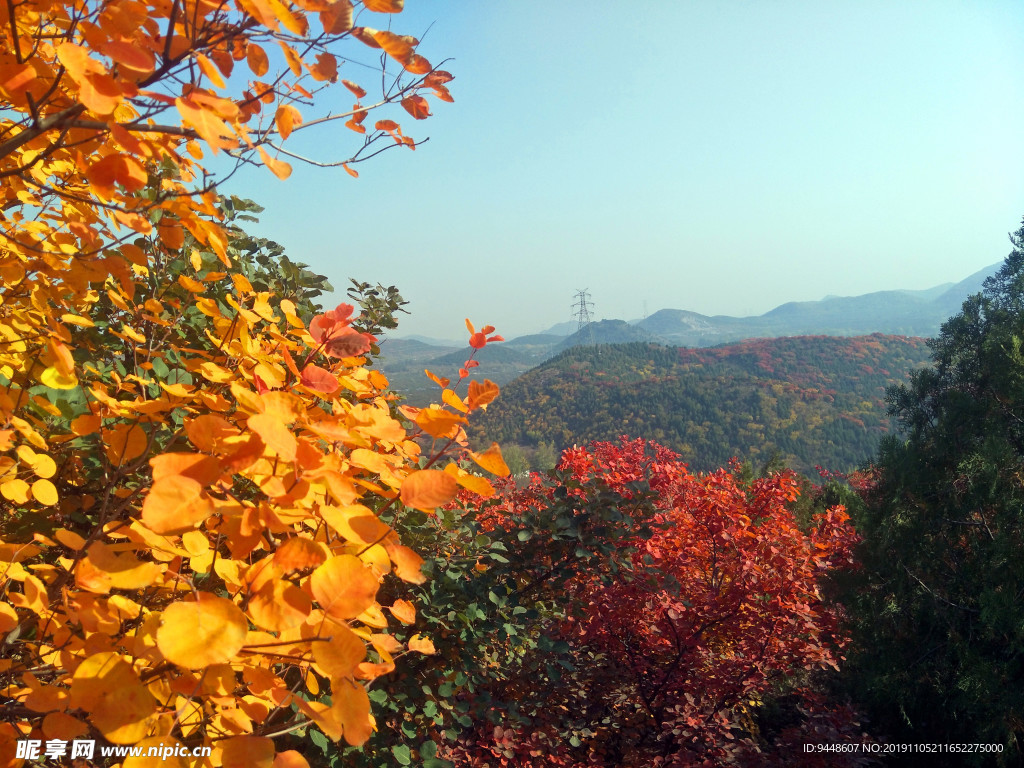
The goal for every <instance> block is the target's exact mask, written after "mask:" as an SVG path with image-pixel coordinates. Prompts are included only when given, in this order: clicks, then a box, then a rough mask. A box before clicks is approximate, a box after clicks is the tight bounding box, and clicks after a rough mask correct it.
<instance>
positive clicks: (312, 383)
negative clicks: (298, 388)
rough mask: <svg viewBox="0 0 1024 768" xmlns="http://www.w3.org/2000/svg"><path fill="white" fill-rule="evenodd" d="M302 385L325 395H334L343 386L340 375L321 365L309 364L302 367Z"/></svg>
mask: <svg viewBox="0 0 1024 768" xmlns="http://www.w3.org/2000/svg"><path fill="white" fill-rule="evenodd" d="M301 380H302V385H303V386H304V387H307V388H308V389H311V390H313V391H314V392H319V393H320V394H323V395H333V394H334V393H335V392H337V391H338V390H339V389H340V388H341V384H340V382H339V381H338V377H337V376H335V375H334V374H333V373H331V372H330V371H328V370H327V369H325V368H321V367H320V366H319V365H312V364H310V365H307V366H306V367H305V368H303V369H302V376H301Z"/></svg>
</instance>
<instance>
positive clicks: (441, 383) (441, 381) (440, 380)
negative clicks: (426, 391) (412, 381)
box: [423, 321, 468, 389]
mask: <svg viewBox="0 0 1024 768" xmlns="http://www.w3.org/2000/svg"><path fill="white" fill-rule="evenodd" d="M467 322H468V321H467ZM423 373H425V374H426V375H427V378H428V379H430V380H431V381H432V382H434V383H435V384H437V386H439V387H441V388H442V389H444V388H445V387H447V386H448V385H449V384H451V383H452V380H451V379H447V378H443V377H441V376H438V375H437V374H435V373H433V372H432V371H428V370H426V369H424V371H423Z"/></svg>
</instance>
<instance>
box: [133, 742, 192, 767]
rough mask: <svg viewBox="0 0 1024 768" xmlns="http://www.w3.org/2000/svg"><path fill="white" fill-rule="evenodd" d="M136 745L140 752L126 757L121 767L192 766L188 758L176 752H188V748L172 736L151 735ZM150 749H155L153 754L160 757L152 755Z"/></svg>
mask: <svg viewBox="0 0 1024 768" xmlns="http://www.w3.org/2000/svg"><path fill="white" fill-rule="evenodd" d="M135 746H136V747H138V748H139V754H137V755H131V756H129V757H127V758H125V761H124V762H123V763H121V768H154V767H155V766H160V768H191V764H190V763H189V760H188V758H186V757H185V756H184V755H181V754H176V751H180V752H185V754H187V753H188V751H187V748H186V747H185V746H184V745H183V744H182V743H181V742H180V741H177V740H176V739H174V738H172V737H170V736H150V737H149V738H146V739H143V740H142V741H140V742H139V743H138V744H136V745H135ZM150 749H152V750H154V752H153V755H159V756H160V757H159V758H157V757H151V756H150V752H149V750H150Z"/></svg>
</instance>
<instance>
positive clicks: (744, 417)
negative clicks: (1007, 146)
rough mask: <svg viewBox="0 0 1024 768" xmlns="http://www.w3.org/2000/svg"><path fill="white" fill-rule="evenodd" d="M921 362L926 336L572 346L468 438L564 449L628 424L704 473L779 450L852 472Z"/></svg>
mask: <svg viewBox="0 0 1024 768" xmlns="http://www.w3.org/2000/svg"><path fill="white" fill-rule="evenodd" d="M927 358H928V347H927V344H926V342H925V341H924V340H923V339H910V338H905V337H899V336H882V335H877V334H876V335H873V336H864V337H856V338H832V337H823V336H812V337H797V338H783V339H758V340H754V341H745V342H739V343H735V344H729V345H726V346H723V347H717V348H711V349H685V348H678V349H677V348H669V347H660V346H656V345H651V344H626V345H614V346H599V347H596V348H595V347H577V348H573V349H570V350H568V351H566V352H564V353H563V354H561V355H559V356H557V357H555V358H553V359H551V360H549V361H547V362H546V363H544V364H543V365H540V366H538V367H537V368H536V369H534V370H532V371H530V372H529V373H527V374H526V375H524V376H522V377H520V378H519V379H517V380H516V381H514V382H512V383H510V384H509V385H508V386H506V387H504V390H503V391H504V395H503V397H502V399H501V401H500V402H499V403H497V404H496V405H495V407H494V408H492V409H490V410H489V411H488V412H487V414H485V415H484V417H483V418H482V419H480V420H479V421H478V422H476V423H475V425H474V429H475V432H474V433H473V434H475V435H480V436H483V435H488V436H490V439H496V440H498V441H499V442H501V444H502V445H506V446H511V445H520V446H527V447H534V446H537V445H538V444H539V443H541V442H549V443H552V444H553V445H555V446H556V447H557V448H558V449H559V450H561V449H563V448H566V447H568V446H571V445H573V444H580V445H583V444H586V443H587V442H589V441H591V440H614V439H616V438H617V437H618V436H619V435H620V434H621V433H623V432H626V433H628V434H630V435H633V436H639V437H645V438H648V439H654V440H657V441H659V442H661V443H663V444H664V445H667V446H668V447H670V448H672V449H673V450H676V451H679V452H680V453H681V454H683V455H684V456H685V457H686V458H687V459H688V460H690V461H691V462H692V464H693V466H694V468H695V469H699V470H701V471H713V470H714V469H716V468H718V467H723V466H726V465H727V464H728V463H729V461H730V460H731V459H732V458H733V457H735V456H741V457H743V458H744V459H749V460H751V461H754V462H755V463H763V462H765V461H767V460H769V459H771V458H772V456H773V455H774V454H778V455H779V457H780V458H781V459H782V460H783V461H784V462H785V463H786V464H787V465H788V466H791V467H793V468H795V469H797V470H799V471H801V472H804V473H811V472H813V468H814V467H815V465H818V464H821V465H824V466H827V467H829V468H831V469H837V470H851V469H854V468H855V467H856V466H857V465H858V464H860V463H861V462H863V461H865V460H867V459H868V458H870V456H871V455H872V454H873V453H874V451H875V450H876V449H877V446H878V443H879V441H880V440H881V438H882V437H883V436H884V435H885V434H886V433H887V432H888V430H889V428H890V424H891V422H890V419H889V418H888V417H887V415H886V411H885V388H886V387H887V386H889V385H892V384H896V383H899V382H901V381H903V380H904V378H905V376H906V374H907V371H909V370H911V369H914V368H917V367H920V366H921V365H923V364H924V363H925V362H926V360H927Z"/></svg>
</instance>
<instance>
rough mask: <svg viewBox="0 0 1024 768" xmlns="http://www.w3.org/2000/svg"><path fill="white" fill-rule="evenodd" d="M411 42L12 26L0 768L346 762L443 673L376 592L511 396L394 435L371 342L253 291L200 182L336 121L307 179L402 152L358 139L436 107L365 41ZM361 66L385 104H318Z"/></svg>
mask: <svg viewBox="0 0 1024 768" xmlns="http://www.w3.org/2000/svg"><path fill="white" fill-rule="evenodd" d="M401 10H402V0H364V1H363V2H362V3H358V4H355V3H353V2H350V0H227V1H226V2H220V1H218V0H98V1H95V2H94V0H53V2H50V1H49V0H8V1H7V2H5V3H0V98H2V99H3V112H2V113H0V118H2V120H0V179H2V186H0V219H2V232H0V574H2V579H0V586H2V588H3V601H2V602H0V766H7V765H14V766H17V765H22V764H26V763H28V764H34V763H35V762H37V761H39V760H45V759H47V754H48V752H47V750H52V754H50V759H52V758H53V757H54V756H55V755H65V756H67V757H68V758H71V757H77V756H81V755H75V754H74V753H73V752H72V753H70V754H69V753H68V752H66V751H65V752H61V751H59V750H60V749H61V748H62V745H63V746H65V747H66V746H67V744H68V743H75V742H82V743H83V744H84V743H86V742H90V741H91V742H94V743H95V745H99V746H101V747H102V746H104V745H107V746H109V745H139V746H142V747H144V748H146V747H150V746H158V747H159V749H160V750H162V751H160V752H159V753H158V754H159V755H162V756H164V757H167V756H168V754H169V752H168V751H169V750H171V749H174V750H175V751H174V752H173V753H171V754H170V758H169V759H167V760H164V759H162V757H159V756H155V757H147V752H146V749H143V752H142V756H134V757H127V758H126V759H125V760H124V766H125V768H134V767H136V766H141V765H149V764H154V765H155V764H157V763H159V764H160V765H174V764H175V762H174V761H175V760H177V761H178V763H177V764H179V765H211V766H228V767H231V768H234V767H235V766H267V767H269V766H275V767H276V768H284V767H285V766H287V767H288V768H294V767H295V766H302V765H305V764H306V762H305V760H304V758H302V757H301V756H300V755H298V754H297V753H295V752H287V751H286V752H282V753H277V751H276V750H275V744H274V736H275V735H278V734H282V733H286V732H291V731H295V730H298V729H302V728H319V729H320V730H322V731H323V733H325V734H326V735H327V736H329V737H330V738H332V739H334V740H336V741H338V740H344V741H345V742H347V743H348V744H350V745H360V744H362V743H363V742H365V740H366V739H367V738H368V737H369V735H370V733H371V731H372V728H373V718H372V715H371V712H370V703H369V700H368V697H367V691H366V686H367V685H368V684H369V683H370V682H371V681H372V680H373V679H374V678H376V677H378V676H380V675H384V674H387V673H388V672H389V671H390V670H391V669H393V668H394V660H395V658H396V657H397V656H399V655H401V654H403V653H408V652H410V651H418V652H429V650H430V643H429V640H428V639H426V638H421V637H418V636H417V637H414V638H413V640H412V641H410V642H409V643H408V644H406V645H403V644H402V643H400V642H399V641H397V640H396V639H395V638H394V636H393V635H392V634H390V633H389V632H388V627H389V622H396V621H397V622H403V623H407V624H408V623H411V622H413V621H414V619H415V609H414V606H412V605H411V604H409V603H406V602H405V601H400V602H399V603H397V604H395V605H391V606H381V605H380V604H379V603H378V601H377V596H378V586H379V585H380V583H381V581H382V579H384V578H396V577H397V578H400V579H404V580H407V581H412V582H417V581H419V580H421V579H422V578H423V576H422V574H421V573H420V569H419V564H420V559H419V557H418V556H417V555H416V553H415V552H413V551H412V550H410V549H409V548H407V547H405V546H403V545H402V544H401V542H400V541H399V540H398V537H397V535H396V534H395V533H394V532H393V531H392V530H391V528H390V527H389V526H388V525H387V524H386V523H385V522H383V521H382V520H381V517H380V516H381V513H382V512H384V511H387V512H388V514H393V513H395V512H397V511H398V510H400V509H401V508H403V507H404V506H409V507H413V508H418V509H424V510H432V509H433V508H434V507H436V506H437V505H440V504H443V503H445V502H447V501H448V500H449V499H450V498H452V497H453V496H454V495H455V492H456V490H457V488H458V487H459V486H460V485H462V486H465V487H467V488H470V489H471V490H473V491H475V492H482V493H485V494H486V493H489V492H490V486H489V484H488V483H487V481H486V480H484V479H483V478H481V477H478V476H475V475H472V474H469V473H467V472H466V470H465V469H463V468H461V467H460V466H458V465H457V464H456V463H455V462H454V461H453V460H450V459H449V458H446V457H447V450H448V449H449V448H451V447H452V446H453V445H455V446H457V445H458V444H459V443H462V444H463V445H464V432H463V425H464V424H465V423H466V418H467V416H468V415H469V414H470V413H471V412H472V411H474V410H476V409H478V408H482V407H485V406H486V404H487V403H488V402H490V401H491V400H492V399H493V398H494V397H495V396H496V395H497V387H495V386H493V385H491V384H489V383H487V384H484V385H479V384H476V383H473V384H471V385H470V387H469V389H468V392H467V393H465V396H463V397H460V396H459V395H457V394H456V393H455V392H453V391H452V390H450V389H446V391H445V392H444V393H443V401H444V404H443V405H442V406H439V407H431V408H428V409H423V410H421V411H417V410H414V409H405V410H404V418H403V417H400V416H399V414H398V411H397V409H396V407H395V404H394V397H393V395H391V394H390V393H389V392H388V389H387V381H386V380H385V379H384V377H383V376H382V375H381V374H380V373H379V372H378V371H376V370H374V369H372V368H371V367H369V366H368V365H367V359H366V357H365V356H366V354H367V353H368V352H369V351H370V349H371V344H372V343H373V340H374V339H373V337H372V335H371V333H370V332H369V330H372V328H370V329H368V328H367V326H366V324H365V323H361V321H360V319H359V318H358V317H356V313H355V311H354V308H353V307H352V306H350V305H348V304H342V305H340V306H338V307H337V308H336V309H333V310H330V311H327V312H319V313H316V312H314V311H313V310H312V308H311V306H310V305H309V304H308V302H307V301H306V300H305V299H304V298H302V297H301V296H297V295H296V296H292V295H288V294H287V293H285V294H282V293H280V292H276V291H275V290H274V289H273V286H271V287H270V288H268V287H267V285H266V284H265V283H266V281H263V280H257V279H256V277H255V272H254V270H253V267H252V263H251V260H250V261H249V262H247V261H246V258H245V253H243V252H242V250H240V248H239V237H241V234H240V233H239V232H238V231H237V230H236V229H234V228H233V227H232V226H231V225H230V224H229V222H228V221H226V220H225V213H224V212H225V204H224V201H223V200H222V199H221V198H220V197H219V196H218V194H217V192H216V190H215V188H214V186H213V180H214V179H215V176H214V174H213V173H211V171H212V170H219V171H220V172H222V173H228V172H230V168H231V166H232V164H240V163H260V162H262V163H263V164H265V165H266V166H268V167H269V169H270V170H271V171H272V172H273V173H274V174H276V175H277V176H280V177H285V176H287V175H288V173H289V172H290V166H289V165H288V163H287V162H286V160H285V159H283V158H285V157H291V158H292V159H294V158H295V157H297V153H293V152H291V151H290V150H289V149H288V148H287V147H286V146H284V145H282V142H285V141H286V140H287V139H288V138H289V136H290V135H291V134H293V133H295V132H297V131H301V130H305V129H307V128H312V127H314V126H316V125H320V126H324V125H330V124H337V125H339V127H341V122H337V123H336V122H335V121H342V122H344V126H347V128H345V129H343V130H347V131H351V132H352V133H349V134H348V135H351V136H352V137H353V138H354V139H355V142H356V143H355V145H354V146H353V151H352V152H351V153H350V154H349V155H348V156H346V157H344V158H341V159H336V160H323V159H311V160H312V161H313V162H318V163H321V164H334V163H336V164H339V165H344V166H345V168H346V170H348V171H349V172H350V173H352V174H355V171H354V170H353V169H352V168H351V165H352V164H353V163H356V162H359V161H360V160H362V159H366V158H368V157H369V156H372V155H373V154H375V153H376V152H377V151H379V149H380V147H381V146H382V145H381V144H379V142H384V143H385V144H386V145H388V146H406V147H414V146H415V141H413V140H412V139H410V138H409V137H407V136H406V135H405V134H404V133H403V132H402V129H401V127H400V125H399V124H398V123H397V122H395V121H394V120H392V119H389V118H387V117H384V116H383V115H381V119H379V120H376V121H375V122H374V123H373V125H374V127H373V128H372V129H371V128H370V127H369V126H368V124H367V123H368V121H367V120H366V118H367V115H368V113H369V112H370V111H372V110H376V109H382V110H387V109H388V108H391V107H393V108H394V109H395V110H398V111H400V110H401V109H403V108H404V110H405V112H407V113H409V114H410V115H412V117H414V118H416V119H422V118H425V117H427V116H428V115H429V104H428V102H427V99H426V97H425V96H424V94H425V93H428V94H429V93H432V94H433V95H434V97H436V98H439V99H442V100H446V101H447V100H450V96H449V94H448V91H447V89H446V87H445V84H446V83H447V82H448V81H449V80H450V79H451V76H450V75H449V74H448V73H446V72H444V71H440V70H436V69H434V68H433V67H432V66H431V65H430V63H429V62H428V61H427V60H426V59H425V58H423V57H422V56H421V55H419V54H418V53H417V52H416V47H417V41H416V40H415V39H414V38H412V37H407V36H403V35H399V34H397V33H394V32H390V31H381V30H378V29H376V28H374V27H373V26H372V22H373V20H374V19H375V18H379V19H382V20H383V23H379V24H378V26H388V27H390V21H389V19H388V17H386V16H379V14H391V13H396V12H398V11H401ZM348 46H353V47H355V48H356V49H357V50H360V49H365V48H364V46H369V47H370V48H373V49H379V55H380V71H379V72H377V73H375V74H374V80H375V81H376V82H378V83H379V84H380V87H381V89H382V90H381V92H380V93H379V94H378V95H377V97H376V98H374V99H367V98H366V96H367V94H366V92H365V91H364V90H363V88H362V87H361V86H360V85H358V84H357V83H355V82H351V81H349V80H345V79H341V80H340V83H338V85H337V86H336V87H332V86H334V84H335V83H336V82H337V81H338V80H339V79H340V77H339V73H340V72H341V71H343V69H344V68H343V66H342V64H343V62H344V58H345V51H346V50H348V48H347V47H348ZM332 94H334V95H337V94H343V95H344V97H345V98H344V101H343V102H341V106H338V105H337V103H335V104H332V103H331V99H332V98H335V96H332ZM353 94H354V96H355V98H356V99H357V101H356V103H355V104H354V105H352V99H351V96H352V95H353ZM317 110H319V111H317ZM384 114H386V112H385V113H384ZM210 154H220V155H222V156H223V157H224V158H225V160H224V161H219V162H218V165H217V169H211V168H204V166H203V160H204V157H207V156H208V155H210ZM300 159H301V158H300ZM225 169H228V170H227V171H225ZM491 330H492V329H489V328H488V329H484V331H482V332H479V333H478V332H475V330H473V329H471V334H473V335H472V342H473V346H475V347H479V346H482V345H483V344H485V343H486V342H487V341H488V340H490V339H489V338H488V336H487V334H488V333H490V332H491ZM490 338H494V337H490ZM420 436H423V437H428V438H431V439H432V441H433V442H426V441H424V440H420V441H419V442H417V439H416V438H417V437H420ZM425 445H429V446H430V450H427V451H424V450H423V448H422V447H421V446H425ZM475 458H476V459H478V463H479V464H480V466H482V467H484V468H486V469H488V470H491V471H498V472H503V471H505V469H504V465H503V462H501V460H500V452H498V451H497V449H496V447H495V448H494V449H492V450H491V451H489V452H487V453H485V454H481V455H479V456H476V457H475ZM385 609H387V610H385ZM327 701H329V702H330V703H326V702H327ZM182 750H187V751H188V753H189V754H190V755H191V754H192V753H193V751H195V750H198V751H199V752H203V751H206V752H209V754H207V755H206V756H204V757H201V758H193V757H191V756H190V757H188V758H187V759H186V758H185V757H182V756H181V755H182ZM196 754H198V752H196ZM96 756H97V758H98V757H99V754H98V753H97V755H96Z"/></svg>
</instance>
